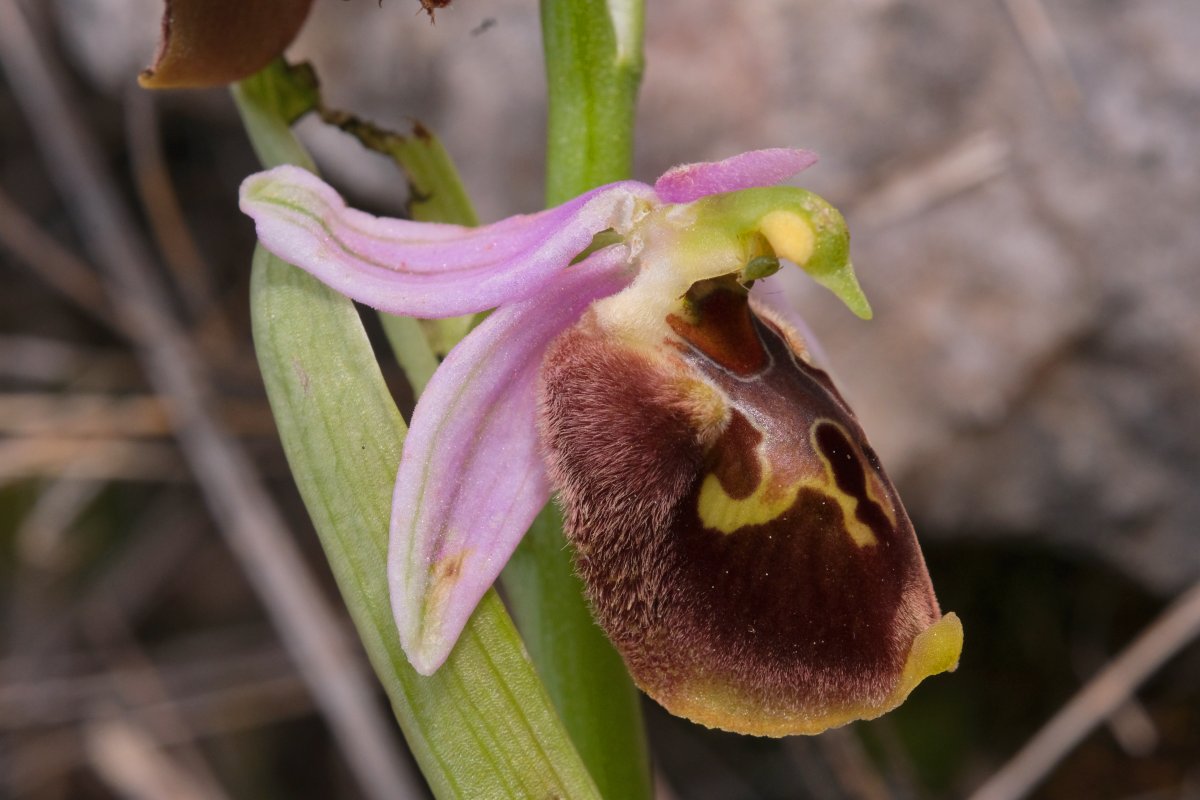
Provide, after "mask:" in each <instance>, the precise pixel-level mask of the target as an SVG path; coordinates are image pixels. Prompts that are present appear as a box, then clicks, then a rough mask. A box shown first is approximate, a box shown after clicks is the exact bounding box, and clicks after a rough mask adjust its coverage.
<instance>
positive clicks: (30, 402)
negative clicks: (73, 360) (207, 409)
mask: <svg viewBox="0 0 1200 800" xmlns="http://www.w3.org/2000/svg"><path fill="white" fill-rule="evenodd" d="M220 411H221V419H222V422H223V423H224V425H225V427H226V429H227V430H229V431H231V432H233V433H237V434H241V435H253V436H273V435H274V434H275V422H274V420H273V419H272V418H271V412H270V409H268V408H267V406H266V404H265V403H262V402H245V401H236V400H224V401H222V403H221V408H220ZM171 432H172V428H171V414H170V408H169V405H168V404H167V403H165V402H163V400H162V398H160V397H157V396H154V395H128V394H127V395H120V396H117V395H106V394H89V393H61V392H59V393H41V392H10V393H7V394H0V433H4V434H8V435H13V436H58V437H68V436H108V437H125V436H169V435H170V434H171Z"/></svg>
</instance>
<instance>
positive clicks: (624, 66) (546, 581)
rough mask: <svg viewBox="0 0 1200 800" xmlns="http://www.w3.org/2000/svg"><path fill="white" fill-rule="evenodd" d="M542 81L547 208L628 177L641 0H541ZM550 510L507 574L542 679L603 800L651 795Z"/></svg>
mask: <svg viewBox="0 0 1200 800" xmlns="http://www.w3.org/2000/svg"><path fill="white" fill-rule="evenodd" d="M541 10H542V29H543V37H544V41H545V52H546V75H547V84H548V86H549V125H548V128H549V130H548V145H547V169H546V202H547V204H549V205H555V204H557V203H561V202H564V201H566V200H568V199H570V198H572V197H574V196H576V195H579V194H581V193H583V192H585V191H587V190H589V189H592V188H594V187H596V186H600V185H602V184H605V183H610V182H613V181H618V180H623V179H625V178H628V177H629V173H630V167H631V164H632V160H633V118H634V106H635V103H636V99H637V88H638V83H639V80H640V78H641V71H642V43H641V38H642V5H641V0H609V2H608V3H607V4H606V3H605V2H603V0H542V4H541ZM571 559H572V554H571V551H570V549H569V548H568V546H567V544H566V541H565V539H564V538H563V533H562V518H561V516H560V515H559V513H558V511H557V509H556V508H553V507H549V508H547V509H545V510H544V511H543V512H542V514H541V516H540V517H539V518H538V521H537V522H536V523H535V524H534V526H533V528H532V529H531V530H530V532H529V535H528V536H526V538H525V540H524V541H523V542H522V544H521V546H520V547H519V548H518V549H517V552H516V553H515V554H514V556H513V558H512V560H511V561H510V562H509V565H508V567H507V569H506V570H505V572H504V575H503V583H504V588H505V591H506V593H507V595H508V597H509V603H510V607H511V608H512V612H513V615H514V617H516V619H517V622H518V625H519V626H520V628H521V632H522V634H523V636H524V638H525V642H526V646H527V647H528V649H529V652H530V655H531V656H532V657H533V660H534V663H535V664H536V665H537V668H538V673H539V674H540V675H541V676H542V680H543V681H544V682H545V684H546V688H547V690H548V691H549V693H550V696H551V698H552V699H553V701H554V705H555V707H556V708H557V709H558V711H559V714H560V715H561V717H562V719H563V722H564V723H565V724H566V726H567V730H568V731H569V732H570V734H571V739H572V741H574V743H575V746H576V747H577V748H578V750H579V753H580V755H581V756H582V757H583V760H584V763H586V764H587V766H588V770H589V771H590V772H591V774H592V777H593V778H594V779H595V781H596V784H597V785H598V786H599V787H600V791H601V793H602V794H603V795H604V796H605V797H608V798H614V799H615V798H621V800H626V798H628V799H629V800H639V799H640V798H650V797H651V796H652V795H653V789H652V784H651V777H650V767H649V759H648V755H647V749H646V739H645V732H644V729H643V726H642V719H641V709H640V705H639V697H638V693H637V690H636V689H635V688H634V687H633V684H632V682H631V681H630V679H629V674H628V672H627V671H626V669H625V665H624V664H623V663H622V661H621V658H620V656H619V655H617V653H616V651H615V650H614V649H613V647H612V645H611V644H610V643H609V642H608V640H607V639H606V638H605V637H604V635H603V633H602V632H601V631H600V629H599V627H597V625H596V623H595V622H594V621H593V619H592V616H591V612H590V610H589V608H588V606H587V602H586V600H585V599H584V597H583V592H582V586H581V584H580V582H579V580H578V578H577V577H576V576H575V574H574V570H573V566H572V563H571Z"/></svg>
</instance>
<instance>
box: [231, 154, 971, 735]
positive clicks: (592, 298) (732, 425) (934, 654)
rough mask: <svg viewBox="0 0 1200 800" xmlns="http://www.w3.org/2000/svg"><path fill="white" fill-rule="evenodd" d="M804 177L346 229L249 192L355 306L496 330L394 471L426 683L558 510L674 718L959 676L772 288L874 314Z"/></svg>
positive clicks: (735, 175)
mask: <svg viewBox="0 0 1200 800" xmlns="http://www.w3.org/2000/svg"><path fill="white" fill-rule="evenodd" d="M814 161H815V157H814V156H812V154H810V153H808V152H806V151H802V150H783V149H777V150H762V151H756V152H750V153H744V154H742V155H739V156H735V157H733V158H730V159H727V160H725V161H720V162H715V163H702V164H690V165H685V166H681V167H676V168H675V169H672V170H670V171H668V172H667V173H666V174H664V175H663V176H662V177H660V178H659V179H658V181H657V182H656V183H655V184H654V185H653V186H650V185H647V184H644V183H639V182H634V181H626V182H621V183H614V184H610V185H608V186H604V187H601V188H599V189H596V190H594V191H592V192H589V193H587V194H585V195H582V196H580V197H578V198H576V199H574V200H572V201H570V202H568V203H566V204H564V205H561V206H558V207H557V208H552V209H549V210H547V211H543V212H540V213H535V214H530V215H524V216H514V217H510V218H508V219H505V220H502V221H500V222H497V223H495V224H492V225H486V226H483V227H478V228H465V227H460V226H454V225H443V224H435V223H419V222H412V221H406V220H398V219H382V218H377V217H374V216H371V215H368V214H365V213H363V212H361V211H356V210H353V209H349V208H347V207H346V205H345V203H344V202H343V201H342V199H341V198H340V197H339V196H338V194H337V193H336V192H335V191H334V190H333V189H331V188H330V187H329V186H327V185H326V184H325V183H323V182H322V181H321V180H319V179H318V178H316V177H315V176H313V175H312V174H310V173H308V172H305V171H303V170H301V169H298V168H295V167H279V168H276V169H274V170H271V171H268V172H264V173H260V174H258V175H253V176H251V177H249V178H248V179H246V181H245V183H244V184H243V185H242V201H241V206H242V209H243V210H244V211H245V212H246V213H247V214H249V215H250V216H251V217H253V218H254V220H255V222H256V224H257V230H258V236H259V239H260V241H261V242H262V244H263V246H265V247H266V248H267V249H268V250H270V251H271V252H273V253H274V254H275V255H277V256H279V257H280V258H282V259H284V260H286V261H288V262H291V263H293V264H295V265H297V266H299V267H301V268H302V269H304V270H307V271H308V272H310V273H311V274H313V275H314V276H316V277H317V278H319V279H320V280H322V281H323V282H325V283H326V284H328V285H329V286H331V287H333V288H334V289H336V290H337V291H339V292H341V293H343V294H345V295H347V296H349V297H351V298H353V299H354V300H357V301H359V302H362V303H364V304H366V305H369V306H373V307H375V308H378V309H380V310H382V311H386V312H390V313H394V314H404V315H409V316H415V317H424V318H434V317H445V316H454V315H460V314H466V313H473V312H479V311H483V310H488V309H495V311H494V312H493V313H492V314H491V315H490V316H488V317H487V319H486V320H485V321H484V322H483V323H482V324H480V325H479V326H478V327H477V328H476V329H475V330H474V331H472V332H471V333H470V335H468V336H467V337H466V338H465V339H464V340H463V341H462V342H461V343H460V344H459V345H458V346H457V347H456V348H455V349H454V350H453V351H451V352H450V354H449V355H448V356H447V358H446V359H445V361H444V362H443V363H442V365H441V366H440V368H439V369H438V371H437V372H436V374H435V375H434V376H433V379H432V380H431V381H430V383H429V385H428V387H427V389H426V390H425V392H424V393H423V394H422V396H421V397H420V399H419V401H418V403H417V406H416V409H415V411H414V412H413V415H412V421H411V425H410V432H409V435H408V438H407V441H406V442H405V445H404V451H403V455H402V458H401V462H400V467H399V474H398V475H397V479H396V490H395V495H394V503H393V508H392V520H391V532H390V544H389V555H388V567H387V568H388V578H389V582H390V586H391V593H392V607H393V611H394V613H395V618H396V624H397V626H398V628H399V633H400V639H401V643H402V645H403V647H404V649H405V652H406V653H407V655H408V658H409V660H410V661H411V662H412V665H413V666H414V667H415V668H416V669H417V671H418V672H421V673H423V674H432V673H433V672H434V671H435V670H437V668H438V667H439V666H440V665H441V664H442V663H443V662H444V661H445V659H446V658H447V656H448V654H449V653H450V651H451V649H452V648H453V646H454V643H455V640H456V639H457V637H458V636H459V634H460V632H461V631H462V629H463V626H464V624H465V623H466V621H467V618H468V617H469V616H470V614H471V612H472V611H473V609H474V607H475V605H476V604H477V603H478V601H479V600H480V598H481V597H482V596H483V594H484V593H485V592H486V591H487V589H488V587H489V586H490V585H491V584H492V583H493V581H494V580H495V579H496V577H497V575H498V574H499V573H500V571H501V569H502V568H503V566H504V564H505V562H506V561H507V560H508V558H509V557H510V555H511V554H512V552H513V550H514V549H515V547H516V546H517V543H518V542H519V540H520V539H521V537H522V535H523V534H524V532H525V531H526V529H527V528H528V526H529V524H530V523H531V522H532V520H533V518H534V516H535V515H536V514H537V513H538V511H539V509H541V508H542V506H543V505H544V504H545V503H546V502H547V501H548V499H549V497H550V495H551V491H552V490H556V491H557V492H558V496H559V501H560V502H561V503H562V505H563V507H564V509H565V512H566V520H567V523H566V534H567V537H568V539H569V540H570V541H571V542H572V544H573V545H574V547H575V549H576V563H577V569H578V571H579V574H580V575H581V577H582V578H583V581H584V584H585V588H586V591H587V595H588V598H589V600H590V603H591V606H592V609H593V612H594V614H595V616H596V619H597V621H598V622H599V624H600V625H601V626H602V627H603V628H604V630H605V632H606V633H607V634H608V636H609V638H610V639H611V640H612V641H613V642H614V644H615V645H616V647H617V648H618V650H619V651H620V652H621V654H622V656H623V657H624V659H625V662H626V664H627V665H628V667H629V669H630V672H631V674H632V676H633V678H634V680H635V682H636V683H637V684H638V685H639V686H640V687H641V688H642V689H643V690H644V691H646V692H647V693H648V694H649V695H650V696H651V697H653V698H654V699H656V700H657V701H658V702H660V703H661V704H662V705H663V706H665V707H666V708H667V709H668V710H669V711H671V712H673V713H676V714H679V715H681V716H686V717H689V718H691V719H693V720H696V721H698V722H701V723H703V724H706V725H710V726H714V727H721V728H725V729H728V730H734V731H740V732H745V733H754V734H760V735H784V734H791V733H815V732H818V731H820V730H824V729H825V728H828V727H831V726H835V725H841V724H845V723H846V722H849V721H851V720H854V719H860V718H871V717H874V716H878V715H879V714H882V713H884V712H885V711H888V710H890V709H891V708H893V707H895V706H896V705H898V704H899V703H900V702H902V701H903V700H904V698H905V697H906V696H907V695H908V693H909V692H910V691H911V690H912V689H913V687H914V686H915V685H916V684H917V683H919V682H920V681H921V680H923V679H924V678H925V677H927V676H929V675H933V674H936V673H939V672H943V671H945V670H948V669H953V668H954V667H955V666H956V664H957V661H958V655H959V652H960V649H961V645H962V628H961V625H960V624H959V622H958V619H957V617H955V615H954V614H946V615H945V616H943V615H942V614H941V612H940V610H939V607H938V603H937V600H936V598H935V597H934V593H933V588H932V585H931V583H930V580H929V576H928V573H927V571H926V568H925V564H924V560H923V558H922V555H921V552H920V548H919V546H918V544H917V540H916V536H915V534H914V532H913V528H912V525H911V523H910V521H909V519H908V517H907V515H906V513H905V511H904V508H903V506H902V505H901V504H900V500H899V498H898V497H897V495H896V491H895V489H894V487H893V486H892V483H891V482H890V481H889V480H888V478H887V476H886V475H885V474H884V472H883V470H882V468H881V466H880V464H879V461H878V459H877V457H876V456H875V453H874V451H873V450H872V449H871V448H870V446H869V445H868V444H867V441H866V438H865V436H864V434H863V432H862V429H861V427H860V426H859V424H858V422H857V420H856V419H855V417H854V414H853V413H852V412H851V410H850V409H849V407H848V406H847V405H846V403H845V401H844V400H843V399H842V397H841V395H840V394H839V393H838V391H837V389H835V388H834V386H833V384H832V382H831V381H830V379H829V377H828V375H827V374H826V372H825V371H823V370H822V369H821V368H820V367H819V366H818V364H817V363H816V361H815V359H814V358H813V356H812V355H811V351H812V346H811V342H810V341H809V339H808V337H807V335H806V333H805V330H806V329H805V328H803V326H802V323H800V322H799V321H798V320H797V319H796V318H795V317H794V315H793V314H792V313H791V312H790V311H789V310H788V309H786V308H784V307H782V306H780V305H779V304H776V303H773V302H772V299H771V296H770V294H769V293H766V292H764V291H763V289H762V286H763V282H762V279H763V278H765V277H766V276H768V275H769V274H770V273H772V272H774V271H775V270H777V269H779V260H780V259H785V260H787V261H790V262H793V263H795V264H796V265H798V266H800V267H801V268H803V269H804V270H805V271H806V272H807V273H808V274H809V275H811V276H812V277H813V278H815V279H816V280H817V281H818V282H819V283H821V284H822V285H824V286H826V287H828V288H830V289H831V290H833V291H834V292H835V293H836V294H837V295H838V296H839V297H841V298H842V299H843V301H845V302H846V303H847V305H848V306H849V307H850V308H851V309H852V310H854V311H855V312H856V313H858V314H859V315H860V316H868V315H869V308H868V306H867V304H866V300H865V298H864V297H863V295H862V293H861V291H860V290H859V287H858V284H857V282H856V280H855V278H854V273H853V270H852V268H851V265H850V261H849V258H848V243H849V240H848V235H847V233H846V229H845V225H844V223H843V220H842V218H841V215H840V214H838V212H837V211H836V210H835V209H834V208H832V207H831V206H830V205H829V204H827V203H826V202H825V201H824V200H822V199H820V198H819V197H817V196H815V195H813V194H811V193H809V192H807V191H804V190H802V189H797V188H791V187H785V186H777V185H776V184H778V183H779V182H781V181H783V180H785V179H788V178H790V177H792V176H793V175H795V174H797V173H799V172H800V171H801V170H803V169H805V168H806V167H808V166H809V165H811V164H812V163H813V162H814ZM756 282H757V284H758V285H757V286H754V288H753V291H750V287H751V286H752V285H754V284H755V283H756Z"/></svg>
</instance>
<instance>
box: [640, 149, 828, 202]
mask: <svg viewBox="0 0 1200 800" xmlns="http://www.w3.org/2000/svg"><path fill="white" fill-rule="evenodd" d="M815 163H817V154H816V153H813V152H810V151H808V150H793V149H789V148H784V147H776V148H772V149H769V150H751V151H750V152H748V153H741V154H739V155H736V156H733V157H732V158H727V159H725V160H724V161H704V162H700V163H698V164H680V165H679V166H678V167H672V168H671V169H669V170H667V171H666V172H664V173H663V174H662V177H661V178H659V179H658V180H657V181H656V182H655V184H654V191H655V192H657V193H658V196H659V197H660V198H662V200H663V201H664V202H667V203H690V202H692V201H693V200H699V199H700V198H701V197H705V196H707V195H710V194H719V193H721V192H734V191H737V190H739V189H754V188H758V187H761V186H774V185H775V184H777V183H779V182H781V181H785V180H787V179H788V178H790V177H792V176H793V175H796V174H798V173H800V172H803V171H804V170H806V169H808V168H809V167H811V166H812V165H813V164H815Z"/></svg>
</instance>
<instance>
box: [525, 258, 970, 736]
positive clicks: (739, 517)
mask: <svg viewBox="0 0 1200 800" xmlns="http://www.w3.org/2000/svg"><path fill="white" fill-rule="evenodd" d="M666 322H667V326H668V327H667V328H665V329H664V330H667V331H668V333H667V335H666V336H665V338H664V341H663V342H662V343H661V345H660V346H657V347H653V346H646V345H644V344H641V343H630V342H628V341H627V340H623V339H622V338H621V337H614V336H613V335H611V334H610V332H609V331H608V330H606V329H605V326H604V323H603V320H602V318H601V317H600V316H599V315H598V314H597V313H596V312H595V310H593V311H589V312H588V313H587V314H585V315H584V317H583V318H582V319H581V321H580V322H579V323H578V324H577V325H575V326H574V327H573V328H571V329H569V330H568V331H566V332H565V333H564V334H562V335H561V336H560V337H559V338H558V339H557V340H556V342H555V343H554V344H553V345H552V347H551V348H550V350H549V352H548V353H547V356H546V358H545V360H544V362H543V364H544V366H543V371H542V386H541V398H542V399H541V408H540V415H541V416H540V425H541V436H542V442H543V446H544V447H545V449H546V451H547V456H548V460H549V464H550V468H551V476H552V479H553V481H554V483H555V485H556V486H557V488H558V489H559V491H560V498H561V502H562V503H563V504H564V506H565V508H566V512H567V535H568V537H569V538H570V540H571V542H572V543H573V544H574V546H575V548H576V552H577V568H578V570H579V573H580V575H581V576H582V578H583V580H584V582H585V585H586V588H587V593H588V597H589V599H590V601H591V603H592V607H593V610H594V613H595V615H596V618H597V620H598V621H599V622H600V624H601V626H602V627H603V628H604V630H605V631H606V632H607V634H608V636H609V637H610V638H611V639H612V641H613V642H614V643H615V645H616V646H617V648H618V650H620V652H621V654H622V655H623V657H624V658H625V661H626V663H627V665H628V667H629V670H630V672H631V674H632V675H633V678H634V680H635V681H636V682H637V684H638V685H639V686H640V687H641V688H642V689H643V690H644V691H645V692H646V693H647V694H649V695H650V696H651V697H653V698H654V699H655V700H657V701H658V702H659V703H661V704H662V705H663V706H665V707H666V708H667V710H669V711H671V712H672V713H675V714H678V715H681V716H685V717H688V718H690V719H693V720H695V721H697V722H700V723H703V724H705V725H709V726H712V727H718V728H724V729H727V730H733V731H738V732H742V733H751V734H758V735H771V736H780V735H787V734H794V733H816V732H819V731H821V730H825V729H826V728H829V727H833V726H836V725H841V724H845V723H847V722H850V721H852V720H854V719H863V718H872V717H875V716H878V715H880V714H882V713H884V712H886V711H888V710H890V709H892V708H894V707H895V706H896V705H898V704H899V703H901V702H902V701H903V700H904V698H905V697H906V696H907V695H908V693H909V692H910V691H911V690H912V688H913V687H914V686H915V685H916V684H917V683H919V682H920V681H921V680H923V679H924V678H925V677H927V676H929V675H933V674H936V673H938V672H943V671H945V670H947V669H953V668H954V666H955V665H956V664H957V660H958V654H959V650H960V648H961V643H962V629H961V626H960V625H959V623H958V620H957V618H956V617H955V616H954V615H953V614H947V615H946V616H944V617H943V616H942V614H941V612H940V610H939V608H938V603H937V600H936V598H935V597H934V593H933V588H932V586H931V584H930V580H929V575H928V573H927V571H926V569H925V563H924V560H923V558H922V555H921V551H920V548H919V546H918V544H917V540H916V536H915V534H914V532H913V528H912V524H911V523H910V522H909V519H908V516H907V515H906V514H905V512H904V508H903V507H902V506H901V504H900V500H899V498H898V497H897V495H896V491H895V489H894V487H893V486H892V483H891V481H889V480H888V478H887V476H886V475H885V474H884V472H883V470H882V468H881V467H880V464H879V461H878V459H877V458H876V456H875V453H874V451H873V450H872V449H871V447H870V446H869V445H868V444H867V441H866V438H865V437H864V435H863V432H862V429H861V428H860V427H859V424H858V422H857V421H856V420H855V417H854V415H853V413H852V412H851V411H850V409H849V408H848V407H847V406H846V404H845V402H844V401H843V399H842V397H841V395H840V394H839V393H838V391H837V389H835V388H834V386H833V384H832V383H831V382H830V380H829V377H828V375H826V374H825V373H824V372H823V371H822V370H820V369H818V368H816V367H815V366H814V365H813V364H812V363H811V361H810V359H809V356H808V353H807V351H806V349H805V345H804V342H803V340H802V338H801V337H800V335H799V334H798V333H797V332H796V331H794V330H792V329H791V328H789V327H788V326H787V324H786V323H784V322H783V321H781V320H780V319H778V317H777V315H774V314H772V313H771V312H769V311H767V310H766V309H763V308H759V307H757V306H756V305H755V304H753V302H752V301H751V300H750V299H749V297H748V295H747V292H746V291H745V290H744V289H743V288H742V287H741V286H739V285H738V284H737V283H736V282H734V281H733V280H732V279H724V280H717V281H708V282H705V283H703V284H698V285H697V286H695V287H693V289H692V291H691V292H690V293H689V295H688V298H687V300H686V301H685V302H684V303H683V304H682V305H681V306H680V308H679V310H678V313H676V314H672V315H671V316H670V317H668V319H667V320H666Z"/></svg>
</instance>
